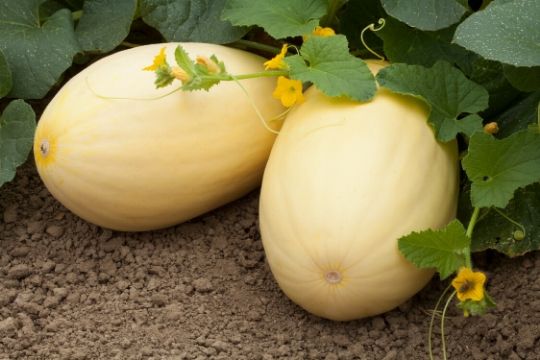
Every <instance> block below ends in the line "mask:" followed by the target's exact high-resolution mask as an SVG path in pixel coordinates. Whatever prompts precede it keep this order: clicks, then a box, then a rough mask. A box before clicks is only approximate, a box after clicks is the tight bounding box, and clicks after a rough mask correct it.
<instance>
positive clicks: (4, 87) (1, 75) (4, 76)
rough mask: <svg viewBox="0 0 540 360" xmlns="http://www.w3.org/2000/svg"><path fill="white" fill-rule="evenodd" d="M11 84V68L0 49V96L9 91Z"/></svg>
mask: <svg viewBox="0 0 540 360" xmlns="http://www.w3.org/2000/svg"><path fill="white" fill-rule="evenodd" d="M12 85H13V82H12V79H11V70H10V69H9V65H8V63H7V61H6V58H5V57H4V54H3V53H2V51H0V98H3V97H4V96H6V95H7V94H8V93H9V90H11V86H12Z"/></svg>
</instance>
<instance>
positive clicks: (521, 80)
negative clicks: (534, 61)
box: [504, 65, 540, 92]
mask: <svg viewBox="0 0 540 360" xmlns="http://www.w3.org/2000/svg"><path fill="white" fill-rule="evenodd" d="M504 76H505V77H506V78H507V79H508V81H510V83H511V84H512V85H513V86H514V87H515V88H516V89H519V90H521V91H527V92H529V91H536V90H540V66H535V67H514V66H511V65H505V66H504Z"/></svg>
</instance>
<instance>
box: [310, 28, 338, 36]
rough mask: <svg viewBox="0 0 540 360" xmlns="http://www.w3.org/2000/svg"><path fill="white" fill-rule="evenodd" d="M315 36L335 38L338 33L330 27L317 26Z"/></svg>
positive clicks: (314, 31)
mask: <svg viewBox="0 0 540 360" xmlns="http://www.w3.org/2000/svg"><path fill="white" fill-rule="evenodd" d="M313 35H315V36H334V35H336V32H335V31H334V29H332V28H329V27H322V26H317V27H316V28H315V30H313Z"/></svg>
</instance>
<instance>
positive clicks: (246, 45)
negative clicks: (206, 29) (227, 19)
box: [229, 39, 281, 54]
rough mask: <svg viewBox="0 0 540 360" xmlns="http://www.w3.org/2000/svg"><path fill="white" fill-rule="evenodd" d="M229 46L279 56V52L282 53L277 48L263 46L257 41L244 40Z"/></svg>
mask: <svg viewBox="0 0 540 360" xmlns="http://www.w3.org/2000/svg"><path fill="white" fill-rule="evenodd" d="M229 45H230V46H234V47H241V48H250V49H256V50H261V51H265V52H268V53H271V54H279V52H280V51H281V49H278V48H277V47H275V46H271V45H266V44H261V43H258V42H256V41H250V40H244V39H240V40H237V41H235V42H232V43H230V44H229Z"/></svg>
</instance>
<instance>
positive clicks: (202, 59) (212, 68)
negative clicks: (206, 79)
mask: <svg viewBox="0 0 540 360" xmlns="http://www.w3.org/2000/svg"><path fill="white" fill-rule="evenodd" d="M196 61H197V64H201V65H202V66H204V67H205V68H206V69H207V70H208V72H209V73H210V74H219V73H220V72H221V68H220V67H219V65H218V64H216V62H215V61H214V60H212V59H209V58H207V57H206V56H197V58H196Z"/></svg>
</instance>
